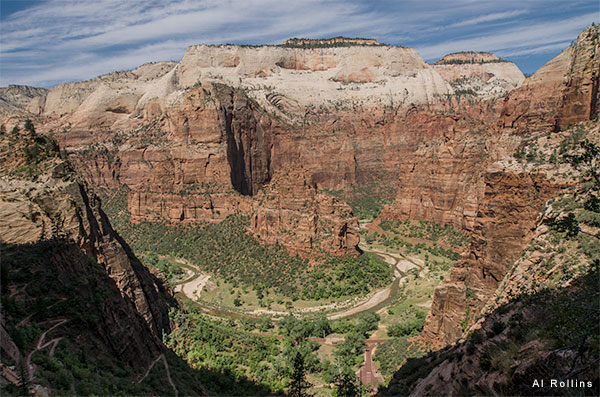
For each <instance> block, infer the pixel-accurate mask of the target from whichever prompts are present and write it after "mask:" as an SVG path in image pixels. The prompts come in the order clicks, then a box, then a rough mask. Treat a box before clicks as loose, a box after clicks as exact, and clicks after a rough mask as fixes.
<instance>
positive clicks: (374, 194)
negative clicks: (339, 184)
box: [324, 185, 395, 220]
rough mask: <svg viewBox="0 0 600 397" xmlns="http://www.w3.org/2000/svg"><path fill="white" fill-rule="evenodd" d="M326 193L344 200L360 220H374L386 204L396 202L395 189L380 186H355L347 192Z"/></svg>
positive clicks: (331, 191)
mask: <svg viewBox="0 0 600 397" xmlns="http://www.w3.org/2000/svg"><path fill="white" fill-rule="evenodd" d="M324 192H325V193H327V194H329V195H331V196H334V197H337V198H340V199H342V200H344V201H345V202H346V203H348V205H349V206H350V207H351V208H352V213H353V214H354V216H356V217H357V218H358V219H367V220H373V219H375V218H377V216H378V215H379V214H380V213H381V211H383V207H384V206H385V205H386V204H391V203H392V202H393V201H394V194H395V191H394V189H393V188H389V187H383V186H379V185H369V186H353V187H352V188H350V189H347V190H325V191H324Z"/></svg>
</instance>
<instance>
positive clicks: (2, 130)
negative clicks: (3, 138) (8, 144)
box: [0, 124, 6, 135]
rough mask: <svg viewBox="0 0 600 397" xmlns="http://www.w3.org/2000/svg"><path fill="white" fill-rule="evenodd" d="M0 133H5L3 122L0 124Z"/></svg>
mask: <svg viewBox="0 0 600 397" xmlns="http://www.w3.org/2000/svg"><path fill="white" fill-rule="evenodd" d="M0 135H6V126H5V125H4V124H2V125H0Z"/></svg>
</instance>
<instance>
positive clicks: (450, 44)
mask: <svg viewBox="0 0 600 397" xmlns="http://www.w3.org/2000/svg"><path fill="white" fill-rule="evenodd" d="M594 18H597V15H596V14H595V13H594V14H586V15H582V16H578V17H574V18H569V19H566V20H563V21H560V22H557V23H547V22H538V23H534V24H530V25H529V26H525V27H518V28H511V29H508V30H506V31H504V32H499V33H497V34H491V35H484V36H480V37H473V38H469V39H463V40H454V41H445V42H442V43H438V44H434V45H429V46H423V47H417V51H419V53H420V54H421V56H422V57H423V58H424V59H434V58H437V57H441V56H443V55H445V54H448V53H451V52H457V51H467V50H473V51H491V52H497V51H499V50H503V53H504V54H510V49H512V48H514V49H518V48H523V47H526V46H529V47H530V48H531V49H532V51H533V50H534V49H535V48H536V47H541V46H544V45H547V43H556V42H559V41H567V40H568V41H570V40H573V39H575V38H576V37H577V34H579V32H581V30H583V28H584V27H586V26H587V25H589V24H590V23H591V22H593V21H594ZM522 51H525V50H521V52H522ZM523 53H524V52H522V53H521V55H522V54H523ZM531 53H534V52H531Z"/></svg>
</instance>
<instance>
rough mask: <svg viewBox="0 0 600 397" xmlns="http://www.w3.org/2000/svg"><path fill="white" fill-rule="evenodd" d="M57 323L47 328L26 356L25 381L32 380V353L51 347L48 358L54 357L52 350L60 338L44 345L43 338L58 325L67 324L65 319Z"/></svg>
mask: <svg viewBox="0 0 600 397" xmlns="http://www.w3.org/2000/svg"><path fill="white" fill-rule="evenodd" d="M55 321H57V323H56V324H54V325H53V326H52V327H50V328H48V329H47V330H46V331H44V332H43V333H42V334H41V335H40V337H39V339H38V341H37V344H36V346H35V349H33V350H32V351H31V352H29V354H28V355H27V359H26V360H25V368H27V380H28V381H31V380H32V379H33V372H34V368H33V365H31V356H33V353H35V352H36V351H38V350H42V349H45V348H46V347H48V346H50V345H52V347H51V348H50V353H49V355H50V357H52V356H54V349H56V345H58V342H60V340H61V339H62V338H60V337H59V338H54V339H52V340H51V341H49V342H46V343H44V338H46V334H47V333H48V332H50V331H52V330H53V329H54V328H56V327H58V326H59V325H62V324H64V323H66V322H67V320H66V319H59V320H55Z"/></svg>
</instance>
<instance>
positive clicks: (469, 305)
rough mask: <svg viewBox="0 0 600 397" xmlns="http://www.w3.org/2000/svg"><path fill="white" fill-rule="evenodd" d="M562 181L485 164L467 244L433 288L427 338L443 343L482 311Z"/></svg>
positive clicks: (455, 337)
mask: <svg viewBox="0 0 600 397" xmlns="http://www.w3.org/2000/svg"><path fill="white" fill-rule="evenodd" d="M561 187H562V186H560V185H556V184H553V183H551V182H550V181H549V179H548V178H547V177H546V175H544V174H539V173H534V172H520V171H518V170H513V169H510V168H503V164H498V163H496V164H493V165H492V166H490V167H489V168H488V169H487V171H486V175H485V191H484V198H483V200H482V202H481V204H480V206H479V211H478V214H477V217H476V218H475V225H474V233H473V235H472V236H473V237H472V243H471V246H470V247H469V250H468V252H467V253H466V254H464V255H463V257H462V258H461V259H460V260H459V262H458V263H457V264H456V265H455V266H454V268H453V269H452V271H451V273H450V276H449V277H448V278H447V279H446V280H445V281H444V283H442V284H441V285H440V286H439V287H438V288H436V290H435V292H434V297H433V304H432V307H431V312H430V313H429V315H428V316H427V319H426V322H425V328H424V329H423V337H424V339H425V340H427V341H430V342H433V344H434V345H439V346H443V345H445V344H448V343H452V342H454V341H456V340H457V339H458V338H459V337H460V336H461V335H462V333H463V331H464V330H465V328H464V325H463V326H461V323H463V324H466V325H469V324H471V323H472V322H473V321H474V319H475V318H476V316H477V315H478V314H479V313H480V312H481V309H482V306H483V305H484V303H485V302H486V301H487V299H489V298H490V296H491V295H492V294H493V293H494V291H495V290H496V288H497V287H498V285H499V283H500V282H501V281H502V279H503V278H504V276H505V275H506V273H507V272H508V270H509V269H510V267H511V266H512V264H513V263H514V262H515V261H516V259H517V258H518V257H519V255H520V254H521V252H522V251H523V249H524V248H525V246H526V245H527V244H528V243H529V241H530V240H531V237H532V235H533V230H534V229H535V226H536V224H537V221H538V218H539V214H540V212H541V210H542V209H543V206H544V203H545V201H546V200H547V199H549V198H550V197H552V196H554V195H556V194H557V192H558V191H560V189H561ZM467 290H469V292H467ZM473 294H474V295H473ZM473 296H476V298H473Z"/></svg>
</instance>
